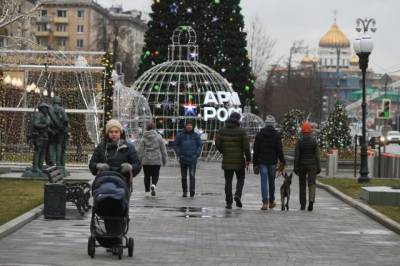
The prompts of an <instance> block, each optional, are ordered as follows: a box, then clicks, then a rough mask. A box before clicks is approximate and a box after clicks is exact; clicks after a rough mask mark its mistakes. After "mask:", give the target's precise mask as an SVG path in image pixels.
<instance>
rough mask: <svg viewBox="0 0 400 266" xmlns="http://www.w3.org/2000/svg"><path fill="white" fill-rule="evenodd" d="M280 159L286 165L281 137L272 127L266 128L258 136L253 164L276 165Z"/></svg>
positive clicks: (255, 142)
mask: <svg viewBox="0 0 400 266" xmlns="http://www.w3.org/2000/svg"><path fill="white" fill-rule="evenodd" d="M278 159H279V161H280V162H281V163H284V164H285V157H284V156H283V148H282V140H281V136H280V135H279V134H278V132H277V131H276V130H275V129H274V128H273V127H272V126H266V127H264V128H263V129H261V131H260V132H258V133H257V135H256V139H255V141H254V148H253V164H254V165H260V164H262V165H276V164H277V162H278Z"/></svg>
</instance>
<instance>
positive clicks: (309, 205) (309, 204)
mask: <svg viewBox="0 0 400 266" xmlns="http://www.w3.org/2000/svg"><path fill="white" fill-rule="evenodd" d="M313 209H314V202H313V201H310V202H309V203H308V209H307V210H308V211H309V212H312V210H313Z"/></svg>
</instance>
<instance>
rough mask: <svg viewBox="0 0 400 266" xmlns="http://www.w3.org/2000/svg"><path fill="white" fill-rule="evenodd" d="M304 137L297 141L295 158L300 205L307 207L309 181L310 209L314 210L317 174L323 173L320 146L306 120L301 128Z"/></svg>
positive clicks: (302, 207)
mask: <svg viewBox="0 0 400 266" xmlns="http://www.w3.org/2000/svg"><path fill="white" fill-rule="evenodd" d="M301 133H302V134H303V137H302V138H301V139H300V140H298V141H297V143H296V149H295V159H294V172H295V174H296V175H298V176H299V182H300V207H301V210H305V208H306V202H307V197H306V194H307V193H306V183H308V199H309V203H308V211H312V210H313V206H314V202H315V189H316V178H317V174H319V173H321V165H320V158H319V148H318V143H317V141H316V140H315V139H314V138H313V137H312V135H311V133H312V126H311V124H310V123H308V122H304V123H303V125H302V128H301Z"/></svg>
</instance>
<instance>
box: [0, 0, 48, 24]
mask: <svg viewBox="0 0 400 266" xmlns="http://www.w3.org/2000/svg"><path fill="white" fill-rule="evenodd" d="M41 5H42V1H38V2H37V3H36V5H35V6H34V7H32V8H31V9H30V10H28V11H26V12H24V13H22V12H21V10H20V3H19V1H17V0H0V6H1V8H0V29H1V28H4V27H6V26H8V25H10V24H11V23H13V22H15V21H17V20H19V19H22V18H24V17H27V16H29V15H30V14H32V13H34V12H35V11H36V10H38V8H39V7H40V6H41Z"/></svg>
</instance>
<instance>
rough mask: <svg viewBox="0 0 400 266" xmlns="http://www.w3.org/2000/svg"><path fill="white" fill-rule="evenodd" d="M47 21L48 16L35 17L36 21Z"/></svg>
mask: <svg viewBox="0 0 400 266" xmlns="http://www.w3.org/2000/svg"><path fill="white" fill-rule="evenodd" d="M48 22H49V18H48V17H47V16H46V17H44V16H43V17H37V18H36V23H48Z"/></svg>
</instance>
